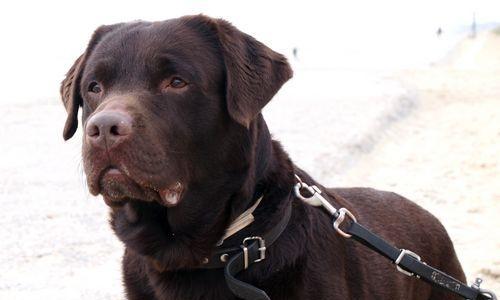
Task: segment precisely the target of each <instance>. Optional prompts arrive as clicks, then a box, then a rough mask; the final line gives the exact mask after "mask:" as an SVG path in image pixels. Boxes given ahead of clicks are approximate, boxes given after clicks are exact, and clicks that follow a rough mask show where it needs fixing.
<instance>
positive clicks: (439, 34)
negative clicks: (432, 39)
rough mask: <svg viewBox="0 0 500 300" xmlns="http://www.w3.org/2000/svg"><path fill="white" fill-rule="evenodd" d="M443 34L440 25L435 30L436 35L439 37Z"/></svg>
mask: <svg viewBox="0 0 500 300" xmlns="http://www.w3.org/2000/svg"><path fill="white" fill-rule="evenodd" d="M442 34H443V29H441V27H439V28H438V30H437V31H436V35H437V37H438V38H439V37H441V35H442Z"/></svg>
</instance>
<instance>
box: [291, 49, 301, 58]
mask: <svg viewBox="0 0 500 300" xmlns="http://www.w3.org/2000/svg"><path fill="white" fill-rule="evenodd" d="M298 51H299V50H298V49H297V47H293V50H292V52H293V57H294V58H295V59H296V60H299V57H298V54H297V52H298Z"/></svg>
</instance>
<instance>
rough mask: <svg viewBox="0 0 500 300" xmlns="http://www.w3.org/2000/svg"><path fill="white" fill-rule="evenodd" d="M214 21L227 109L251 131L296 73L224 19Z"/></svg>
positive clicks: (279, 57)
mask: <svg viewBox="0 0 500 300" xmlns="http://www.w3.org/2000/svg"><path fill="white" fill-rule="evenodd" d="M213 21H214V22H215V23H216V24H215V27H216V30H217V35H218V38H219V41H220V46H221V50H222V54H223V59H224V63H225V68H226V102H227V109H228V112H229V115H230V116H231V117H232V118H233V119H234V120H235V121H236V122H238V123H240V124H242V125H243V126H245V127H247V128H248V127H249V126H250V123H251V122H252V120H254V119H255V117H256V116H257V115H258V114H259V113H260V111H261V110H262V108H264V106H265V105H266V104H267V103H268V102H269V101H270V100H271V99H272V98H273V96H274V95H275V94H276V92H278V90H279V89H280V88H281V86H282V85H283V84H284V83H285V82H286V81H288V79H290V78H291V77H292V75H293V71H292V69H291V67H290V65H289V64H288V61H287V59H286V58H285V57H284V56H283V55H281V54H279V53H277V52H275V51H273V50H271V49H270V48H268V47H267V46H266V45H264V44H262V43H261V42H259V41H257V40H256V39H254V38H253V37H251V36H249V35H248V34H245V33H243V32H241V31H239V30H238V29H237V28H236V27H234V26H233V25H231V24H230V23H229V22H227V21H225V20H222V19H217V20H213Z"/></svg>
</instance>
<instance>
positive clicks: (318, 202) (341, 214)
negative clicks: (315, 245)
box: [293, 174, 356, 238]
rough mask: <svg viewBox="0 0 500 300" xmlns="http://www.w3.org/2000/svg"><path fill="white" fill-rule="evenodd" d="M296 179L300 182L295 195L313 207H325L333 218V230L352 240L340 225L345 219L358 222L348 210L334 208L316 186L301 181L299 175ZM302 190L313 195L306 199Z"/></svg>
mask: <svg viewBox="0 0 500 300" xmlns="http://www.w3.org/2000/svg"><path fill="white" fill-rule="evenodd" d="M295 178H297V180H298V182H297V183H296V184H295V186H294V188H293V189H294V192H295V195H296V196H297V197H298V198H299V199H300V200H302V201H304V202H305V203H307V204H309V205H312V206H322V207H324V208H325V209H326V210H327V211H328V212H329V213H330V214H331V215H332V216H333V217H334V219H333V228H335V230H336V231H337V232H338V233H339V234H340V235H341V236H343V237H345V238H350V237H351V235H350V234H348V233H346V232H344V231H343V230H342V229H340V224H342V222H343V221H344V220H345V217H346V216H347V217H349V218H351V220H352V221H354V222H356V217H354V215H353V214H352V213H351V212H350V211H349V210H347V209H346V208H344V207H342V208H340V209H338V210H337V209H336V208H335V207H333V205H332V204H331V203H330V202H328V200H326V199H325V197H323V196H321V190H320V189H319V188H318V187H317V186H315V185H308V184H307V183H305V182H303V181H302V179H300V177H299V176H297V174H295ZM301 189H306V190H307V191H308V192H309V193H311V196H310V197H304V196H303V195H302V194H301V193H300V190H301Z"/></svg>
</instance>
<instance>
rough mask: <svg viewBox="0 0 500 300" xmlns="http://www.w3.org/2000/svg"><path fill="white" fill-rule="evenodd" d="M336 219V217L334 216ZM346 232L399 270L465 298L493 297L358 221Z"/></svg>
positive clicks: (352, 223)
mask: <svg viewBox="0 0 500 300" xmlns="http://www.w3.org/2000/svg"><path fill="white" fill-rule="evenodd" d="M335 220H336V218H335V217H334V221H335ZM345 232H346V233H347V234H348V235H351V236H352V238H353V239H355V240H356V241H359V242H361V243H362V244H363V245H365V246H367V247H368V248H370V249H372V250H374V251H376V252H377V253H379V254H381V255H382V256H385V257H386V258H388V259H389V260H391V261H392V262H393V263H395V264H396V266H397V268H398V271H400V272H402V273H403V274H405V275H408V276H414V277H416V278H419V279H422V280H424V281H426V282H428V283H430V284H432V285H434V286H436V287H440V288H443V289H445V290H448V291H450V292H453V293H455V294H458V295H460V296H462V297H464V298H465V299H471V300H483V299H484V300H486V299H492V298H491V297H489V296H486V295H483V294H482V293H481V292H480V290H478V289H475V288H472V287H469V286H467V285H465V284H464V283H462V282H460V281H459V280H457V279H455V278H453V277H451V276H450V275H448V274H446V273H443V272H442V271H440V270H438V269H435V268H433V267H431V266H429V265H427V264H426V263H425V262H422V261H421V259H420V257H419V256H418V255H417V254H415V253H413V252H411V251H409V250H405V249H398V248H396V247H394V246H392V245H390V244H389V243H387V242H386V241H385V240H383V239H382V238H380V237H379V236H378V235H376V234H374V233H373V232H371V231H370V230H368V229H366V228H365V227H363V226H362V225H360V224H359V223H358V222H355V221H352V222H351V223H350V224H349V225H348V226H347V229H346V231H345Z"/></svg>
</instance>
